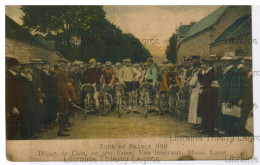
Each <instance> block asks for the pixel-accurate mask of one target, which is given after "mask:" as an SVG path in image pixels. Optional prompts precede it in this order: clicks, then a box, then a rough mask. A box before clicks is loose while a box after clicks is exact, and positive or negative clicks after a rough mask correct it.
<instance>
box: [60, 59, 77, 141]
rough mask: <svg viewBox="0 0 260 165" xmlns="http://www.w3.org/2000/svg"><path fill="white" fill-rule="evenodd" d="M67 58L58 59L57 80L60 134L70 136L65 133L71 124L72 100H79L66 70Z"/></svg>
mask: <svg viewBox="0 0 260 165" xmlns="http://www.w3.org/2000/svg"><path fill="white" fill-rule="evenodd" d="M67 64H68V62H67V60H65V59H60V60H58V67H56V81H57V88H58V103H59V104H58V105H59V111H58V112H59V128H58V136H69V134H67V133H65V131H66V130H67V128H66V125H68V124H69V122H68V116H69V113H70V110H71V109H70V108H71V107H70V106H69V105H70V102H72V101H76V100H77V95H76V93H75V90H74V87H73V86H72V82H71V80H70V78H69V76H68V73H67V72H66V68H67Z"/></svg>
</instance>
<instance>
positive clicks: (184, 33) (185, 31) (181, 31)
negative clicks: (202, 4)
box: [179, 25, 191, 36]
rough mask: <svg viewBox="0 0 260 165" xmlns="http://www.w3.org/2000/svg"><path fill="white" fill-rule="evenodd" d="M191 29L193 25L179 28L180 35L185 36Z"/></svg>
mask: <svg viewBox="0 0 260 165" xmlns="http://www.w3.org/2000/svg"><path fill="white" fill-rule="evenodd" d="M190 29H191V25H183V26H180V27H179V35H180V36H185V35H186V34H187V32H188V31H189V30H190Z"/></svg>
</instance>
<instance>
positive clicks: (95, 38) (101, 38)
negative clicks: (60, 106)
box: [21, 6, 150, 62]
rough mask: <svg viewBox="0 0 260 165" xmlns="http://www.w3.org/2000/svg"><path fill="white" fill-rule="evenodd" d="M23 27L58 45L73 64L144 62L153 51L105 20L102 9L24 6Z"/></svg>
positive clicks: (98, 7)
mask: <svg viewBox="0 0 260 165" xmlns="http://www.w3.org/2000/svg"><path fill="white" fill-rule="evenodd" d="M21 9H22V11H23V12H24V15H23V17H22V20H23V27H24V28H25V29H27V30H28V31H30V32H31V33H34V34H39V35H41V36H42V37H38V38H40V39H42V38H43V39H46V40H49V41H55V45H54V48H55V49H56V50H58V51H60V53H61V54H62V55H63V56H65V57H66V58H68V59H69V60H82V61H85V62H87V61H88V60H89V59H90V58H95V59H97V61H100V62H105V61H107V60H110V61H112V62H117V61H121V60H122V59H123V58H126V57H129V58H132V59H133V61H134V62H139V61H144V60H145V59H146V57H147V56H148V55H150V53H149V51H148V50H147V49H145V48H144V47H143V46H142V44H141V43H140V41H139V40H138V39H137V38H136V37H134V36H133V35H131V34H123V33H122V31H121V30H120V29H119V28H118V27H116V26H115V25H114V24H112V23H110V22H109V21H108V20H107V19H106V18H105V12H104V10H103V7H102V6H22V7H21Z"/></svg>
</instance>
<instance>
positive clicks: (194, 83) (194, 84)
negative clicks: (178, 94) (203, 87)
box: [188, 70, 201, 125]
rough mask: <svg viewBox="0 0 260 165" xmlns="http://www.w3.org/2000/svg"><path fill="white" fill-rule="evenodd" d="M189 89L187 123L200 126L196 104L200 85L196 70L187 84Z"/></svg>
mask: <svg viewBox="0 0 260 165" xmlns="http://www.w3.org/2000/svg"><path fill="white" fill-rule="evenodd" d="M189 85H190V87H191V95H190V106H189V116H188V123H190V124H195V125H197V124H201V118H200V117H199V116H198V102H199V95H200V83H199V80H198V70H196V71H195V72H194V74H193V76H192V78H191V80H190V82H189Z"/></svg>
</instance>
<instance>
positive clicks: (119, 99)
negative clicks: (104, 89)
mask: <svg viewBox="0 0 260 165" xmlns="http://www.w3.org/2000/svg"><path fill="white" fill-rule="evenodd" d="M114 88H115V99H116V109H117V111H118V117H121V113H120V112H121V110H122V105H123V95H124V88H125V86H124V84H123V83H119V82H118V83H115V84H114Z"/></svg>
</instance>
